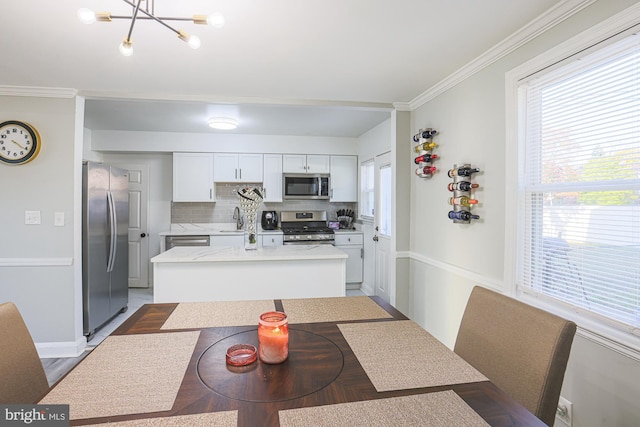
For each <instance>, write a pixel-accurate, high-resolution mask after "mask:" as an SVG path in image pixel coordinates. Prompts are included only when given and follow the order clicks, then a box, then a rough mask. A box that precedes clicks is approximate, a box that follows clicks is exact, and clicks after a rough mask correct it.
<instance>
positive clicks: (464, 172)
mask: <svg viewBox="0 0 640 427" xmlns="http://www.w3.org/2000/svg"><path fill="white" fill-rule="evenodd" d="M476 172H480V169H478V168H469V167H462V168H456V169H449V172H448V173H447V175H449V178H453V177H454V176H471V174H474V173H476Z"/></svg>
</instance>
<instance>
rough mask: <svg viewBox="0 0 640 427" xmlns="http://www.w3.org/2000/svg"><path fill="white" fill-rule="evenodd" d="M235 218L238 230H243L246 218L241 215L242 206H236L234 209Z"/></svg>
mask: <svg viewBox="0 0 640 427" xmlns="http://www.w3.org/2000/svg"><path fill="white" fill-rule="evenodd" d="M233 219H235V220H236V230H242V227H243V226H244V220H243V219H242V215H240V208H239V207H237V206H236V208H235V209H234V210H233Z"/></svg>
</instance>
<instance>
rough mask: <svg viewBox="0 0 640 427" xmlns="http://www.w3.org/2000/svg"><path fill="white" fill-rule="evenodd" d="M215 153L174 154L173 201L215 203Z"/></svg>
mask: <svg viewBox="0 0 640 427" xmlns="http://www.w3.org/2000/svg"><path fill="white" fill-rule="evenodd" d="M214 193H215V187H214V185H213V153H173V201H174V202H213V201H215V194H214Z"/></svg>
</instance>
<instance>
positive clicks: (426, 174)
mask: <svg viewBox="0 0 640 427" xmlns="http://www.w3.org/2000/svg"><path fill="white" fill-rule="evenodd" d="M436 171H437V169H436V168H435V167H434V166H425V167H423V168H418V169H416V175H418V176H419V177H421V178H431V176H432V175H433V174H434V173H435V172H436Z"/></svg>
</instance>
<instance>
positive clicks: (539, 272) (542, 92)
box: [516, 35, 640, 330]
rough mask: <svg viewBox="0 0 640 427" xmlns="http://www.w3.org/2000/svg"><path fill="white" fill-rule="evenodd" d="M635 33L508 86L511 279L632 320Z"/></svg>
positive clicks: (638, 217) (638, 76) (636, 309)
mask: <svg viewBox="0 0 640 427" xmlns="http://www.w3.org/2000/svg"><path fill="white" fill-rule="evenodd" d="M639 39H640V36H636V35H633V36H628V37H626V38H624V39H623V40H620V41H618V42H616V43H613V44H610V45H608V46H607V47H604V48H600V49H598V50H597V51H596V52H595V53H591V54H588V55H586V56H583V57H581V58H580V59H579V60H573V61H571V62H570V63H567V64H561V65H560V66H556V67H553V69H550V70H543V71H542V72H539V73H536V74H533V75H531V76H530V77H528V78H526V79H523V80H522V81H521V82H520V84H519V86H518V101H519V123H520V124H519V147H520V148H519V149H520V156H519V157H520V159H521V160H520V164H519V175H520V177H519V180H518V214H517V215H518V224H519V225H518V233H519V240H520V242H521V244H520V245H518V259H517V262H518V269H517V272H516V282H517V286H518V287H519V289H520V290H521V291H523V292H525V293H533V294H536V295H538V296H543V297H545V298H551V299H553V300H556V301H558V300H559V301H561V302H562V303H564V304H568V305H569V306H570V307H571V308H572V309H573V310H577V311H578V312H580V313H583V314H587V315H588V316H595V317H596V318H599V319H601V320H603V319H608V321H613V322H608V323H613V324H615V325H618V326H620V327H621V328H622V329H625V330H632V329H633V327H635V328H638V327H640V191H639V190H640V40H639Z"/></svg>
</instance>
